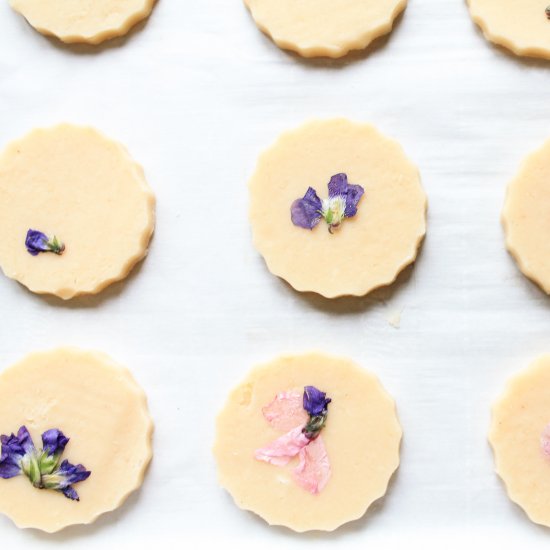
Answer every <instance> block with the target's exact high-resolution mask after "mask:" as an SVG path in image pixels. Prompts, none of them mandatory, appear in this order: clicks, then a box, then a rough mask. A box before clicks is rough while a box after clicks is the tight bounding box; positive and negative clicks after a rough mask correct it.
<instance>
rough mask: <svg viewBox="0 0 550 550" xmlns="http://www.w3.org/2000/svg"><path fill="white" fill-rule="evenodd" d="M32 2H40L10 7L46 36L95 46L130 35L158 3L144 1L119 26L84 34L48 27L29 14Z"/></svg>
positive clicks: (19, 1) (17, 1) (15, 0)
mask: <svg viewBox="0 0 550 550" xmlns="http://www.w3.org/2000/svg"><path fill="white" fill-rule="evenodd" d="M32 1H40V0H10V5H11V7H12V8H13V9H14V10H15V11H16V12H17V13H19V14H20V15H22V16H23V17H24V18H25V19H26V20H27V21H28V23H29V25H31V26H32V27H33V28H34V29H36V30H37V31H38V32H39V33H41V34H43V35H45V36H53V37H55V38H58V39H59V40H61V41H62V42H65V43H66V44H91V45H94V46H95V45H98V44H100V43H102V42H105V41H106V40H111V39H112V38H117V37H120V36H124V35H126V34H128V32H130V30H131V29H132V28H133V27H134V26H135V25H137V24H138V23H139V22H140V21H143V20H144V19H146V18H147V17H149V15H150V14H151V12H152V11H153V8H154V6H155V3H156V0H143V6H142V8H141V9H139V10H137V11H133V12H131V13H129V14H128V15H127V17H126V18H125V19H124V20H123V21H121V22H120V23H119V24H117V25H112V26H108V25H107V26H105V28H100V29H97V30H95V31H88V32H84V31H82V30H80V31H78V30H75V29H74V28H71V27H69V28H67V29H66V30H61V29H60V28H54V27H53V26H52V25H50V26H48V24H47V22H45V21H41V20H40V18H38V17H37V16H36V15H33V14H32V13H30V12H29V10H28V8H27V5H28V4H29V3H30V2H32ZM31 9H32V8H31Z"/></svg>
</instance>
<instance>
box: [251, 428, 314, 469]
mask: <svg viewBox="0 0 550 550" xmlns="http://www.w3.org/2000/svg"><path fill="white" fill-rule="evenodd" d="M309 442H310V440H309V439H308V438H307V437H306V436H305V435H304V434H303V433H302V426H296V428H294V429H293V430H290V432H288V433H286V434H285V435H282V436H281V437H279V438H278V439H276V440H275V441H272V442H271V443H269V444H268V445H267V446H266V447H263V448H261V449H257V450H256V452H255V453H254V456H255V458H256V459H257V460H263V461H264V462H268V463H269V464H273V465H275V466H285V465H286V464H288V463H289V462H290V459H291V458H293V457H295V456H296V455H297V454H298V453H299V452H300V451H301V450H302V449H303V448H304V447H305V446H306V445H308V444H309Z"/></svg>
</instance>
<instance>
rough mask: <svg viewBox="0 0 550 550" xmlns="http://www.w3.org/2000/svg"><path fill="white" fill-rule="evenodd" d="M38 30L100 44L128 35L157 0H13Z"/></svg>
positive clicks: (147, 14)
mask: <svg viewBox="0 0 550 550" xmlns="http://www.w3.org/2000/svg"><path fill="white" fill-rule="evenodd" d="M10 4H11V7H12V8H13V9H14V10H15V11H17V12H19V13H20V14H21V15H22V16H23V17H25V19H26V20H27V21H28V22H29V23H30V24H31V25H32V26H33V27H34V28H35V29H36V30H37V31H38V32H41V33H42V34H45V35H52V36H56V37H57V38H59V40H62V41H63V42H67V43H73V42H83V43H88V44H99V43H100V42H104V41H105V40H108V39H110V38H115V37H117V36H122V35H125V34H126V33H127V32H128V31H129V30H130V29H131V28H132V27H133V26H134V25H135V24H136V23H138V22H139V21H141V20H142V19H145V18H146V17H148V16H149V14H150V13H151V11H152V9H153V6H154V4H155V0H84V1H83V0H79V1H78V2H75V1H74V0H47V1H45V0H10Z"/></svg>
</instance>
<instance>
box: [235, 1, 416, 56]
mask: <svg viewBox="0 0 550 550" xmlns="http://www.w3.org/2000/svg"><path fill="white" fill-rule="evenodd" d="M244 2H245V4H246V6H247V7H248V9H249V10H250V12H251V13H252V17H253V18H254V20H255V21H256V24H257V25H258V27H259V28H260V29H261V30H262V31H263V32H265V33H266V34H267V35H268V36H270V37H271V38H272V39H273V41H274V42H275V43H276V44H277V45H278V46H279V47H281V48H284V49H287V50H293V51H295V52H297V53H299V54H300V55H302V56H304V57H321V56H325V57H342V56H344V55H346V54H347V53H348V52H349V51H350V50H361V49H363V48H366V47H367V46H368V45H369V44H370V43H371V42H372V41H373V40H374V39H376V38H378V37H379V36H382V35H384V34H387V33H389V32H390V31H391V29H392V26H393V22H394V20H395V18H396V17H397V16H398V15H399V14H400V13H401V12H402V11H403V10H404V9H405V6H406V5H407V0H244Z"/></svg>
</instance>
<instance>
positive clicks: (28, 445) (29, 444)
mask: <svg viewBox="0 0 550 550" xmlns="http://www.w3.org/2000/svg"><path fill="white" fill-rule="evenodd" d="M17 439H18V440H19V444H20V445H21V447H22V448H23V450H24V451H25V453H31V452H34V451H35V448H34V443H33V441H32V437H31V434H30V433H29V430H27V428H26V427H25V426H21V427H20V428H19V431H18V432H17Z"/></svg>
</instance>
